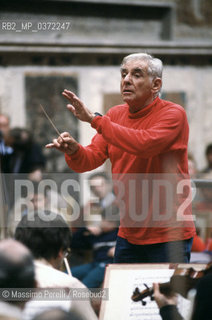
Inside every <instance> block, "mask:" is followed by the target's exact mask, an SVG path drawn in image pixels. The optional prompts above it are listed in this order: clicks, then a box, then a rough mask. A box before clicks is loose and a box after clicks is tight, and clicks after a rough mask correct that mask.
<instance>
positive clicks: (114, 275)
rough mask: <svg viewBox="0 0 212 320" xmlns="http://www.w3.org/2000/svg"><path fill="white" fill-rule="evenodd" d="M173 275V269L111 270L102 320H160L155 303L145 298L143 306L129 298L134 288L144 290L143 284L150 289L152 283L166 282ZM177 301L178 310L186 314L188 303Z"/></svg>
mask: <svg viewBox="0 0 212 320" xmlns="http://www.w3.org/2000/svg"><path fill="white" fill-rule="evenodd" d="M173 273H174V270H173V269H152V270H149V269H148V270H145V269H143V270H112V271H111V274H110V281H109V301H107V302H106V308H105V313H104V317H103V319H104V320H111V319H122V320H138V319H139V320H161V317H160V315H159V309H158V307H157V305H156V302H155V301H151V300H150V298H149V297H147V298H145V301H146V302H147V304H146V305H145V306H143V305H142V303H141V302H133V301H132V300H131V296H132V293H133V291H134V289H135V288H136V287H138V288H139V290H144V289H145V286H144V283H145V284H147V285H148V286H149V287H152V283H153V282H167V281H169V279H170V277H171V276H172V274H173ZM178 301H179V306H178V307H179V310H182V309H183V310H184V312H183V315H185V314H188V312H189V309H190V302H189V301H188V300H186V299H183V298H181V297H179V298H178ZM181 314H182V312H181Z"/></svg>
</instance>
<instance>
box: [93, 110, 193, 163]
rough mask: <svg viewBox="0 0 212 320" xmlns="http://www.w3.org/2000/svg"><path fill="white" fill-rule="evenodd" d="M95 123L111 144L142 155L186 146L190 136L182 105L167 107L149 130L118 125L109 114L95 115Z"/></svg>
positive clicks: (151, 155) (145, 156)
mask: <svg viewBox="0 0 212 320" xmlns="http://www.w3.org/2000/svg"><path fill="white" fill-rule="evenodd" d="M92 127H93V128H95V129H96V130H97V132H98V133H99V134H101V135H102V136H103V138H104V139H105V141H106V142H107V143H108V144H111V145H113V146H115V147H118V148H120V149H121V150H123V151H125V152H128V153H130V154H134V155H137V156H140V157H142V158H148V157H153V156H155V155H157V154H159V153H163V152H165V151H166V152H167V151H170V150H179V149H185V148H186V145H187V140H188V124H187V118H186V115H185V112H184V110H182V109H181V108H171V109H170V110H168V111H167V112H166V111H164V113H162V114H160V115H159V116H158V118H157V119H156V121H155V123H154V124H153V125H152V127H150V128H149V129H147V130H145V129H133V128H128V127H125V126H122V125H119V124H117V123H115V122H113V121H111V119H110V117H109V116H108V115H105V116H103V117H96V118H94V120H93V121H92ZM179 137H180V138H179Z"/></svg>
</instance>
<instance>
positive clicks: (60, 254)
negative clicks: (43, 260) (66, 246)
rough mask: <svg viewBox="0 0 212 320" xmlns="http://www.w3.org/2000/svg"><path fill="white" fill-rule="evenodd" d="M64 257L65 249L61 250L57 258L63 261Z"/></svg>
mask: <svg viewBox="0 0 212 320" xmlns="http://www.w3.org/2000/svg"><path fill="white" fill-rule="evenodd" d="M63 256H64V251H63V249H60V251H59V252H58V256H57V258H60V259H63Z"/></svg>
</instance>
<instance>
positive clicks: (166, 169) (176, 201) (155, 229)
mask: <svg viewBox="0 0 212 320" xmlns="http://www.w3.org/2000/svg"><path fill="white" fill-rule="evenodd" d="M91 125H92V127H93V128H95V129H96V130H97V134H96V135H95V136H94V137H93V139H92V142H91V144H90V145H88V146H87V147H83V146H82V145H79V149H78V151H77V152H76V153H74V154H73V155H72V156H68V155H65V158H66V162H67V164H68V166H69V167H70V168H72V169H73V170H74V171H76V172H86V171H90V170H93V169H95V168H97V167H98V166H100V165H101V164H103V163H104V161H105V160H106V159H107V158H109V159H110V161H111V164H112V174H113V182H114V189H115V193H116V195H117V199H118V202H119V204H120V210H121V219H120V228H119V236H121V237H123V238H126V239H127V240H128V241H129V242H130V243H133V244H153V243H159V242H166V241H176V240H182V239H189V238H191V237H192V236H194V234H195V228H194V224H193V221H191V219H190V218H191V205H190V200H189V199H190V198H188V195H187V194H188V193H189V189H190V188H189V187H188V183H187V186H186V187H184V188H182V184H181V183H182V180H183V179H185V178H186V177H187V176H186V175H187V174H188V164H187V143H188V132H189V129H188V122H187V118H186V113H185V111H184V109H183V108H182V107H181V106H179V105H176V104H174V103H172V102H168V101H165V100H161V99H159V98H156V99H155V100H154V101H153V102H152V103H151V104H150V105H148V106H147V107H145V108H143V109H141V110H140V111H138V112H136V113H130V112H129V107H128V105H127V104H124V105H118V106H115V107H113V108H111V109H110V110H109V111H108V113H107V114H106V115H105V116H103V117H100V116H97V117H95V118H94V119H93V121H92V124H91ZM161 185H162V186H161ZM182 217H183V218H182ZM184 218H185V219H184Z"/></svg>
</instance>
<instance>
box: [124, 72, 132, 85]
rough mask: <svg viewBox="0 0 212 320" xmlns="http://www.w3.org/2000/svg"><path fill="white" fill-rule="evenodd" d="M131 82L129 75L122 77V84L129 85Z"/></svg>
mask: <svg viewBox="0 0 212 320" xmlns="http://www.w3.org/2000/svg"><path fill="white" fill-rule="evenodd" d="M131 81H132V78H131V75H130V73H128V74H127V75H126V76H125V77H124V83H130V82H131Z"/></svg>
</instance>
